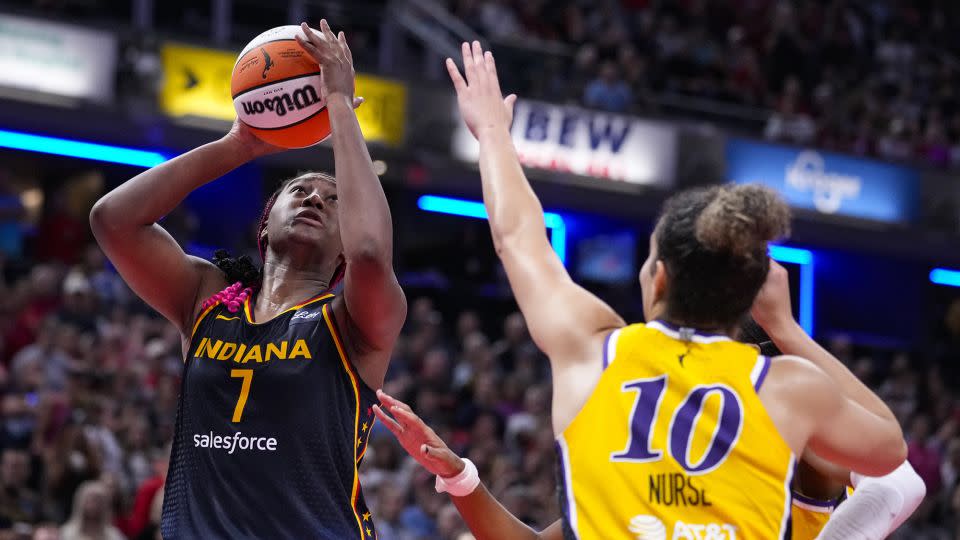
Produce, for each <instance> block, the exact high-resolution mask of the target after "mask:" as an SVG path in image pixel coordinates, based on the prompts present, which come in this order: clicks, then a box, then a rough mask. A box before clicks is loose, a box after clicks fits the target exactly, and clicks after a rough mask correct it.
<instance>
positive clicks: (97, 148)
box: [0, 129, 167, 167]
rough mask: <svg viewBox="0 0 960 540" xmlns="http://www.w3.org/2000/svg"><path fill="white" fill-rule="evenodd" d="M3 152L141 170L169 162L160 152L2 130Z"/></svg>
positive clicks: (0, 132) (0, 140) (0, 143)
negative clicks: (140, 168)
mask: <svg viewBox="0 0 960 540" xmlns="http://www.w3.org/2000/svg"><path fill="white" fill-rule="evenodd" d="M0 148H12V149H14V150H27V151H29V152H41V153H44V154H56V155H58V156H68V157H75V158H82V159H93V160H96V161H109V162H111V163H121V164H123V165H134V166H137V167H153V166H154V165H159V164H160V163H163V162H164V161H166V160H167V158H166V157H164V156H163V155H162V154H160V153H158V152H149V151H147V150H137V149H134V148H124V147H122V146H112V145H108V144H97V143H89V142H83V141H72V140H70V139H61V138H58V137H47V136H43V135H31V134H29V133H19V132H16V131H6V130H2V129H0Z"/></svg>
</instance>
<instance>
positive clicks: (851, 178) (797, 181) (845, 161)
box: [726, 139, 920, 223]
mask: <svg viewBox="0 0 960 540" xmlns="http://www.w3.org/2000/svg"><path fill="white" fill-rule="evenodd" d="M726 160H727V178H728V179H729V180H731V181H733V182H736V183H740V184H743V183H760V184H763V185H766V186H769V187H771V188H773V189H775V190H776V191H777V192H779V193H780V194H781V195H782V196H783V197H784V199H786V201H787V202H788V203H790V205H791V206H793V207H795V208H803V209H806V210H815V211H817V212H820V213H822V214H830V215H841V216H849V217H855V218H862V219H869V220H874V221H885V222H902V223H906V222H910V221H911V220H913V219H914V218H915V217H916V212H917V204H918V197H919V191H920V185H919V183H920V182H919V177H918V175H917V173H916V171H914V170H912V169H910V168H907V167H903V166H899V165H892V164H889V163H882V162H880V161H875V160H870V159H863V158H855V157H851V156H845V155H841V154H834V153H831V152H824V151H820V150H810V149H803V148H795V147H789V146H781V145H775V144H768V143H759V142H754V141H746V140H741V139H730V140H729V141H728V142H727V152H726Z"/></svg>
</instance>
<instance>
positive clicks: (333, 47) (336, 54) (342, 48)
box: [296, 19, 356, 108]
mask: <svg viewBox="0 0 960 540" xmlns="http://www.w3.org/2000/svg"><path fill="white" fill-rule="evenodd" d="M300 29H301V30H303V35H302V36H301V35H297V36H296V38H297V43H299V44H300V46H301V47H303V50H305V51H307V54H309V55H310V57H311V58H313V60H314V61H315V62H317V63H318V64H320V70H321V72H322V73H323V75H322V76H323V96H324V98H327V99H329V96H331V95H333V94H342V95H344V96H346V97H347V98H348V99H349V100H350V101H351V102H353V103H354V108H356V103H355V101H354V77H355V73H354V70H353V54H352V53H351V52H350V47H349V46H347V38H346V36H345V35H344V33H343V32H340V34H339V35H334V33H333V31H332V30H330V25H329V24H327V20H326V19H321V20H320V31H319V32H317V31H316V30H314V29H312V28H310V26H309V25H307V23H300Z"/></svg>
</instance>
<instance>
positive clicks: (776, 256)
mask: <svg viewBox="0 0 960 540" xmlns="http://www.w3.org/2000/svg"><path fill="white" fill-rule="evenodd" d="M770 258H771V259H773V260H775V261H778V262H783V263H792V264H797V265H800V326H801V327H803V330H804V331H805V332H806V333H807V335H810V336H812V335H813V252H812V251H810V250H808V249H799V248H793V247H787V246H777V245H773V244H771V245H770ZM958 274H960V273H958Z"/></svg>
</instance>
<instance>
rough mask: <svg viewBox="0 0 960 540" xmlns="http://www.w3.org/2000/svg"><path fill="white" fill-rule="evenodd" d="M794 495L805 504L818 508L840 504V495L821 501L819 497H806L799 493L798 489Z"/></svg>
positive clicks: (834, 506) (833, 506)
mask: <svg viewBox="0 0 960 540" xmlns="http://www.w3.org/2000/svg"><path fill="white" fill-rule="evenodd" d="M792 495H793V498H794V499H796V500H798V501H800V502H802V503H803V504H806V505H808V506H815V507H817V508H836V507H837V505H838V504H840V497H837V498H836V499H830V500H829V501H821V500H819V499H812V498H810V497H805V496H803V495H801V494H799V493H797V492H796V491H794V492H793V493H792Z"/></svg>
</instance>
